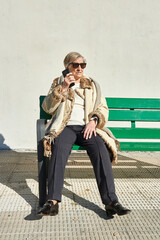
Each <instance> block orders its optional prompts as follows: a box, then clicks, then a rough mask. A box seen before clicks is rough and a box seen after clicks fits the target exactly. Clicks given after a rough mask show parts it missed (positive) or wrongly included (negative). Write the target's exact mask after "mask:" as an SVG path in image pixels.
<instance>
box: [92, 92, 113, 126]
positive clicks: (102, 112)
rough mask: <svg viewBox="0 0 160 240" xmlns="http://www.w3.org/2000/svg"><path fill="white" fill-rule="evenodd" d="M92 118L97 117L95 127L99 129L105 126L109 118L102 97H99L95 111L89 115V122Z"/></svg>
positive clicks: (104, 100)
mask: <svg viewBox="0 0 160 240" xmlns="http://www.w3.org/2000/svg"><path fill="white" fill-rule="evenodd" d="M93 116H97V118H98V123H97V126H96V127H97V128H99V129H102V128H103V127H104V125H105V124H106V122H107V121H108V116H109V110H108V106H107V103H106V99H105V97H104V96H101V100H100V103H99V105H98V106H97V108H96V109H95V110H93V112H91V113H90V114H89V120H90V119H91V118H92V117H93Z"/></svg>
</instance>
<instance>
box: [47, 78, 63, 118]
mask: <svg viewBox="0 0 160 240" xmlns="http://www.w3.org/2000/svg"><path fill="white" fill-rule="evenodd" d="M56 83H57V79H55V80H54V81H53V83H52V85H51V88H50V90H49V92H48V95H47V96H46V97H45V98H44V101H43V103H42V108H43V110H44V111H45V112H46V113H48V114H51V115H54V114H55V111H56V110H57V108H58V106H59V105H60V103H61V102H63V101H65V95H64V94H63V95H62V94H61V90H62V85H56Z"/></svg>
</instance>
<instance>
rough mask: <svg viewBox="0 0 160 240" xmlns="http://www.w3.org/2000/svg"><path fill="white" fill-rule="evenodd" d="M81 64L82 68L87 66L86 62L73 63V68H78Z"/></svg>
mask: <svg viewBox="0 0 160 240" xmlns="http://www.w3.org/2000/svg"><path fill="white" fill-rule="evenodd" d="M79 65H80V66H81V68H85V67H86V63H72V66H73V68H78V67H79Z"/></svg>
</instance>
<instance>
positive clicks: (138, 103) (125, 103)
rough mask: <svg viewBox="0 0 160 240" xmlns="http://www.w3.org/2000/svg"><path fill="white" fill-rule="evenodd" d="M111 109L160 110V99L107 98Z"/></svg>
mask: <svg viewBox="0 0 160 240" xmlns="http://www.w3.org/2000/svg"><path fill="white" fill-rule="evenodd" d="M106 101H107V104H108V107H109V108H129V109H131V108H133V109H139V108H141V109H160V99H158V98H154V99H153V98H152V99H150V98H106Z"/></svg>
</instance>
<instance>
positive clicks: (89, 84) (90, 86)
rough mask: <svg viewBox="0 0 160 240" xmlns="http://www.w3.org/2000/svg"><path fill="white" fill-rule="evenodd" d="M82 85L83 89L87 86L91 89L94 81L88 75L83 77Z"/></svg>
mask: <svg viewBox="0 0 160 240" xmlns="http://www.w3.org/2000/svg"><path fill="white" fill-rule="evenodd" d="M80 85H81V88H83V89H85V88H88V89H91V88H92V82H91V80H90V79H89V78H87V77H83V78H81V80H80Z"/></svg>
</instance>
